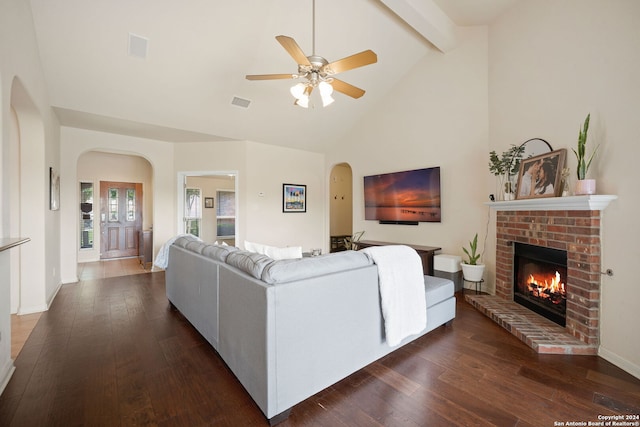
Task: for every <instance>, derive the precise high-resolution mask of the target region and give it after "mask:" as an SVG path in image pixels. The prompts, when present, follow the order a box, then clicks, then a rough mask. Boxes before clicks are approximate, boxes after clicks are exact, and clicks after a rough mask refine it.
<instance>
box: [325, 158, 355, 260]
mask: <svg viewBox="0 0 640 427" xmlns="http://www.w3.org/2000/svg"><path fill="white" fill-rule="evenodd" d="M352 234H353V172H352V170H351V166H350V165H349V164H348V163H338V164H336V165H335V166H333V168H332V169H331V174H330V176H329V235H330V236H331V237H330V239H331V240H330V243H331V245H330V251H331V252H337V251H340V250H344V249H345V247H344V239H345V237H351V235H352Z"/></svg>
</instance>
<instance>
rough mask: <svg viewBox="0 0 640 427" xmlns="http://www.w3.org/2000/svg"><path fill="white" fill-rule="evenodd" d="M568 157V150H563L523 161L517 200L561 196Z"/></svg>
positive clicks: (517, 188)
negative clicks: (565, 163)
mask: <svg viewBox="0 0 640 427" xmlns="http://www.w3.org/2000/svg"><path fill="white" fill-rule="evenodd" d="M566 156H567V150H566V149H564V148H563V149H561V150H556V151H552V152H550V153H544V154H541V155H539V156H534V157H529V158H528V159H524V160H522V161H521V162H520V173H519V174H518V186H517V187H516V199H533V198H538V197H556V196H560V195H561V194H562V169H563V168H564V161H565V158H566Z"/></svg>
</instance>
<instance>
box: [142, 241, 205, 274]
mask: <svg viewBox="0 0 640 427" xmlns="http://www.w3.org/2000/svg"><path fill="white" fill-rule="evenodd" d="M183 236H191V237H193V238H194V239H196V240H199V241H202V240H201V239H200V238H199V237H196V236H194V235H193V234H179V235H177V236H175V237H172V238H170V239H169V240H167V241H166V242H165V243H164V245H162V247H160V250H159V251H158V255H156V259H155V261H153V265H155V266H156V267H158V268H162V269H166V268H167V265H169V247H170V246H171V245H172V244H173V242H175V241H176V240H178V238H179V237H183Z"/></svg>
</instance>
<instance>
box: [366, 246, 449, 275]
mask: <svg viewBox="0 0 640 427" xmlns="http://www.w3.org/2000/svg"><path fill="white" fill-rule="evenodd" d="M357 245H358V249H364V248H368V247H371V246H388V245H404V246H409V247H410V248H413V249H415V251H416V252H418V255H420V259H422V270H423V272H424V274H425V275H427V276H433V256H434V255H435V253H436V252H437V251H439V250H440V249H442V248H437V247H435V246H421V245H408V244H405V243H391V242H378V241H376V240H360V241H359V242H357Z"/></svg>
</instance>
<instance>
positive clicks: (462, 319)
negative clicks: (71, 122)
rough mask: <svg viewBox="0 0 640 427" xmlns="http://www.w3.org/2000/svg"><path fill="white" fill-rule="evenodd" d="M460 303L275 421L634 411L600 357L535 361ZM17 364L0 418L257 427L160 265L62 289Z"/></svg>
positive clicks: (373, 422)
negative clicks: (170, 294)
mask: <svg viewBox="0 0 640 427" xmlns="http://www.w3.org/2000/svg"><path fill="white" fill-rule="evenodd" d="M457 308H458V313H457V317H456V319H455V321H454V322H453V325H452V326H451V327H441V328H439V329H437V330H435V331H433V332H431V333H430V334H428V335H427V336H425V337H422V338H420V339H418V340H416V341H414V342H413V343H412V344H409V345H407V346H405V347H403V348H401V349H399V350H397V351H395V352H393V353H392V354H391V355H389V356H387V357H385V358H383V359H381V360H380V361H378V362H376V363H373V364H371V365H369V366H367V367H366V368H364V369H362V370H360V371H358V372H356V373H355V374H353V375H351V376H350V377H348V378H346V379H344V380H343V381H341V382H339V383H338V384H335V385H334V386H332V387H330V388H328V389H326V390H324V391H322V392H320V393H318V394H317V395H315V396H313V397H311V398H309V399H308V400H306V401H305V402H302V403H300V404H298V405H297V406H295V407H294V408H293V410H292V412H291V415H290V417H289V418H288V419H287V420H286V421H284V422H283V423H282V424H280V425H281V426H299V425H305V426H306V425H308V426H332V427H333V426H377V425H382V426H451V425H470V426H490V425H496V426H519V427H522V426H554V425H560V424H559V423H566V422H567V421H584V422H588V421H598V416H600V415H604V416H606V415H620V414H634V415H638V414H640V380H638V379H636V378H634V377H632V376H631V375H629V374H627V373H625V372H624V371H622V370H620V369H618V368H616V367H615V366H613V365H612V364H610V363H608V362H606V361H605V360H604V359H601V358H599V357H594V356H557V355H538V354H536V353H534V352H533V351H532V350H531V349H530V348H529V347H527V346H525V345H524V344H523V343H521V342H520V341H519V340H518V339H516V338H515V337H513V336H511V335H510V334H509V333H507V332H506V331H504V330H503V329H502V328H500V327H499V326H498V325H496V324H494V323H493V322H492V321H490V320H489V319H487V318H486V317H484V316H483V315H481V314H480V313H478V312H477V311H476V310H474V309H473V308H472V307H471V306H470V305H469V304H467V303H466V302H464V301H463V299H462V298H461V297H460V296H458V307H457ZM345 357H348V355H345ZM15 365H16V371H15V373H14V375H13V378H12V379H11V381H10V383H9V384H8V386H7V388H6V389H5V391H4V393H3V394H2V396H0V425H1V426H29V427H32V426H65V427H66V426H118V425H121V426H132V425H154V426H205V425H215V426H261V425H267V422H266V420H265V419H264V417H263V415H262V413H261V412H260V410H259V409H258V408H257V406H256V405H255V404H254V403H253V401H252V400H251V398H250V397H249V396H248V394H247V393H246V392H245V391H244V389H243V388H242V386H241V385H240V384H239V383H238V381H237V380H236V379H235V377H234V376H233V374H231V373H230V371H229V370H228V369H227V368H226V366H225V364H224V363H223V362H222V360H221V359H220V358H219V357H218V355H217V354H216V352H215V351H213V349H212V348H211V347H210V346H209V345H208V343H206V342H205V341H204V339H202V338H201V337H200V335H199V334H198V333H197V332H195V330H194V329H193V328H192V327H191V326H190V325H189V324H188V322H186V321H185V319H184V318H183V317H182V316H181V315H180V313H178V312H177V311H175V310H172V309H171V308H170V305H169V303H168V301H167V299H166V297H165V288H164V273H148V274H139V275H134V276H124V277H114V278H105V279H96V280H85V281H82V282H79V283H77V284H71V285H64V286H63V287H62V289H61V290H60V292H59V293H58V296H57V297H56V299H55V301H54V302H53V304H52V307H51V309H50V310H49V311H48V312H45V313H43V314H42V316H41V318H40V320H39V322H38V324H37V325H36V327H35V328H34V330H33V333H32V334H31V335H30V337H29V338H28V340H27V341H26V343H25V345H24V347H23V349H22V351H21V352H20V354H19V355H18V357H17V359H16V362H15ZM554 423H558V424H554Z"/></svg>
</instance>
